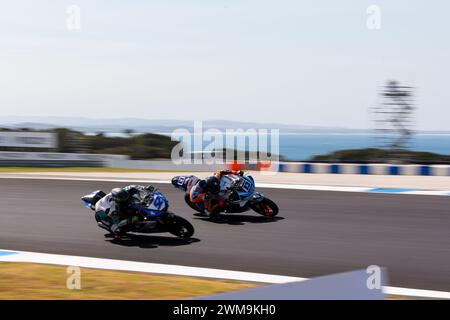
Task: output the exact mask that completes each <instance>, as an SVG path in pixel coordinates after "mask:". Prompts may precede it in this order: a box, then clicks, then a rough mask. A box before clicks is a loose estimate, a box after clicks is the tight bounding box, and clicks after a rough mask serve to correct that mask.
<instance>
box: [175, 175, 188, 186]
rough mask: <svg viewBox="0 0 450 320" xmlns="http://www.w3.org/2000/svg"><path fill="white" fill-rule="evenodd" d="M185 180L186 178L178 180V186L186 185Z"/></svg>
mask: <svg viewBox="0 0 450 320" xmlns="http://www.w3.org/2000/svg"><path fill="white" fill-rule="evenodd" d="M184 180H186V177H183V176H181V177H179V178H178V182H177V183H178V185H179V186H182V185H183V184H184Z"/></svg>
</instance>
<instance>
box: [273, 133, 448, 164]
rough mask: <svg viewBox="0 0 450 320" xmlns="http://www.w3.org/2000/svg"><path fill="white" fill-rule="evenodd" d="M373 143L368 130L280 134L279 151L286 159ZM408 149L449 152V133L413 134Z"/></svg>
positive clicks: (304, 158) (300, 158)
mask: <svg viewBox="0 0 450 320" xmlns="http://www.w3.org/2000/svg"><path fill="white" fill-rule="evenodd" d="M377 143H379V141H377V139H376V138H375V137H374V136H373V135H371V134H342V133H336V134H328V133H327V134H321V133H320V134H319V133H318V134H310V133H305V134H281V135H280V154H281V155H283V156H284V157H285V158H286V159H288V160H308V159H310V158H311V157H313V156H314V155H321V154H327V153H330V152H333V151H337V150H343V149H360V148H370V147H376V146H377ZM409 149H410V150H414V151H428V152H434V153H439V154H450V134H417V135H414V136H413V138H412V139H411V142H410V144H409Z"/></svg>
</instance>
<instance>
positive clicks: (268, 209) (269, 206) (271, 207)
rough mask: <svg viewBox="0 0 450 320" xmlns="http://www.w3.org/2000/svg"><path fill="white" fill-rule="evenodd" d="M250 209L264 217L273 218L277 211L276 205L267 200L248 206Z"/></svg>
mask: <svg viewBox="0 0 450 320" xmlns="http://www.w3.org/2000/svg"><path fill="white" fill-rule="evenodd" d="M250 208H252V210H253V211H255V212H257V213H259V214H261V215H263V216H265V217H275V216H276V215H277V214H278V211H279V209H278V206H277V205H276V203H275V202H273V201H272V200H270V199H268V198H264V199H263V200H261V201H259V202H255V203H252V204H251V205H250Z"/></svg>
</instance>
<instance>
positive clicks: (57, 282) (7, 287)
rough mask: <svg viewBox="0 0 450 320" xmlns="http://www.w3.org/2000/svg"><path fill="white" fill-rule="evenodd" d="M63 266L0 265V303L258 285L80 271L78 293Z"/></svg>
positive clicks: (154, 295) (189, 293) (179, 295)
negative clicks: (67, 282) (70, 285)
mask: <svg viewBox="0 0 450 320" xmlns="http://www.w3.org/2000/svg"><path fill="white" fill-rule="evenodd" d="M66 271H67V268H66V267H65V266H55V265H45V264H33V263H17V262H0V275H1V276H0V300H11V299H29V300H44V299H66V300H71V299H82V300H92V299H133V300H135V299H144V300H149V299H164V300H166V299H189V298H193V297H200V296H206V295H211V294H215V293H222V292H227V291H233V290H239V289H245V288H254V287H257V286H259V285H260V284H255V283H250V282H243V281H231V280H216V279H207V278H195V277H186V276H171V275H156V274H149V273H139V272H126V271H112V270H99V269H88V268H81V276H80V280H81V289H80V290H76V289H75V290H69V289H67V287H66V281H67V278H68V276H69V275H68V274H67V273H66Z"/></svg>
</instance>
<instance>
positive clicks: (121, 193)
mask: <svg viewBox="0 0 450 320" xmlns="http://www.w3.org/2000/svg"><path fill="white" fill-rule="evenodd" d="M111 196H112V198H113V200H114V201H116V202H118V203H123V202H126V201H127V200H128V199H129V198H130V194H129V193H128V192H127V191H126V190H124V189H123V188H114V189H112V190H111Z"/></svg>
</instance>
